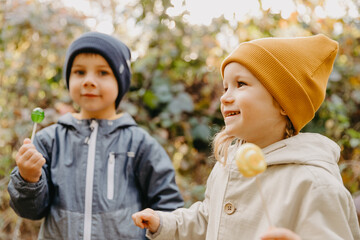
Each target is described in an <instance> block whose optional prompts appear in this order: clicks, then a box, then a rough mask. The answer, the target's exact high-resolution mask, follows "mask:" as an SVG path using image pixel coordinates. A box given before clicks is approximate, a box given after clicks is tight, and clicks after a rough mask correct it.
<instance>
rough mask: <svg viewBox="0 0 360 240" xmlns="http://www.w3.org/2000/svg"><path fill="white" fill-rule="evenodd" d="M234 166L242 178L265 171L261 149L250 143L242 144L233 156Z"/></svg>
mask: <svg viewBox="0 0 360 240" xmlns="http://www.w3.org/2000/svg"><path fill="white" fill-rule="evenodd" d="M235 161H236V165H237V167H238V169H239V171H240V173H241V174H242V175H244V177H253V176H256V175H258V174H259V173H262V172H263V171H265V170H266V162H265V157H264V154H263V153H262V151H261V149H260V148H259V147H258V146H256V145H255V144H252V143H244V144H243V145H241V147H240V148H239V149H238V150H237V152H236V155H235Z"/></svg>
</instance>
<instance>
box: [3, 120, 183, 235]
mask: <svg viewBox="0 0 360 240" xmlns="http://www.w3.org/2000/svg"><path fill="white" fill-rule="evenodd" d="M34 145H35V146H36V149H37V150H38V151H39V152H40V153H41V154H42V155H43V156H44V158H45V159H46V164H45V165H44V166H43V169H42V176H41V179H40V181H39V182H37V183H28V182H26V181H24V180H23V179H22V177H21V176H20V174H19V171H18V168H17V167H15V169H14V170H13V171H12V173H11V179H10V182H9V186H8V191H9V194H10V197H11V200H10V204H11V207H12V208H13V209H14V210H15V212H16V213H17V214H18V215H20V216H21V217H24V218H28V219H41V218H43V217H45V221H44V222H43V224H42V227H41V229H40V233H39V239H128V240H131V239H145V237H144V235H145V231H144V230H142V229H140V228H138V227H136V226H135V225H134V224H133V221H132V219H131V215H132V214H133V213H135V212H137V211H139V210H142V209H144V208H146V207H150V208H153V209H158V210H164V211H171V210H174V209H176V208H179V207H182V206H183V200H182V197H181V195H180V193H179V189H178V187H177V185H176V183H175V173H174V169H173V166H172V163H171V161H170V159H169V157H168V155H167V154H166V152H165V151H164V149H163V148H162V147H161V146H160V144H159V143H158V142H157V141H156V140H155V139H154V138H152V137H151V136H150V135H149V134H148V133H146V132H145V131H144V130H142V129H141V128H139V127H138V126H137V124H136V123H135V121H134V120H133V118H132V117H131V116H130V115H129V114H126V113H125V114H124V115H123V116H122V117H120V118H118V119H116V120H98V119H96V120H77V119H75V118H74V117H73V116H72V115H71V114H66V115H64V116H62V117H61V118H60V119H59V121H58V123H57V124H54V125H52V126H50V127H47V128H45V129H43V130H41V131H39V132H38V133H37V134H36V137H35V140H34Z"/></svg>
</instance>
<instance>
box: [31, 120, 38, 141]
mask: <svg viewBox="0 0 360 240" xmlns="http://www.w3.org/2000/svg"><path fill="white" fill-rule="evenodd" d="M36 127H37V123H34V127H33V131H32V134H31V143H32V142H33V140H34V137H35V132H36Z"/></svg>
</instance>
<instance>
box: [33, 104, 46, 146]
mask: <svg viewBox="0 0 360 240" xmlns="http://www.w3.org/2000/svg"><path fill="white" fill-rule="evenodd" d="M44 118H45V114H44V110H42V109H41V108H39V107H38V108H35V109H34V110H33V111H32V112H31V120H32V121H33V122H34V127H33V131H32V134H31V142H33V140H34V136H35V131H36V127H37V124H38V123H41V122H42V120H44Z"/></svg>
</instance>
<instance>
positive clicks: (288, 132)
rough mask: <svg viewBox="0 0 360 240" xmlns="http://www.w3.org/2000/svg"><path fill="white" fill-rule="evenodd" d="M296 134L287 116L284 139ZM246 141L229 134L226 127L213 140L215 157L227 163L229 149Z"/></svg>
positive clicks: (224, 163)
mask: <svg viewBox="0 0 360 240" xmlns="http://www.w3.org/2000/svg"><path fill="white" fill-rule="evenodd" d="M294 135H295V129H294V126H293V125H292V123H291V121H290V119H289V118H288V117H286V129H285V133H284V139H285V138H289V137H292V136H294ZM244 142H245V141H244V140H242V139H239V138H236V137H234V136H229V135H227V134H226V132H225V127H224V128H223V129H222V130H221V131H220V132H219V133H217V134H216V135H215V138H214V140H213V143H212V145H213V152H214V157H215V159H216V160H217V161H219V162H220V163H222V164H223V165H226V160H227V157H228V149H229V147H230V146H231V145H234V144H236V145H237V146H239V145H241V144H243V143H244Z"/></svg>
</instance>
